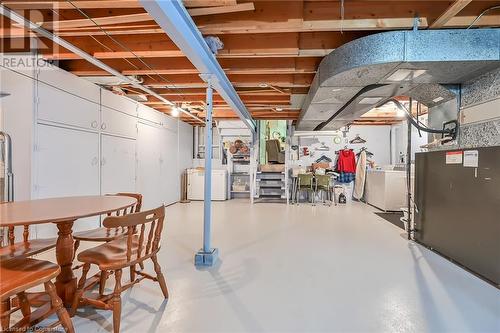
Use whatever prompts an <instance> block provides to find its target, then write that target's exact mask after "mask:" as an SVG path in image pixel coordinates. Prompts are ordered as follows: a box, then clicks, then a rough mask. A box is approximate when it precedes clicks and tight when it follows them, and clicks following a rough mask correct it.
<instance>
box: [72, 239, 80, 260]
mask: <svg viewBox="0 0 500 333" xmlns="http://www.w3.org/2000/svg"><path fill="white" fill-rule="evenodd" d="M79 246H80V241H79V240H78V239H75V243H74V244H73V261H75V258H76V250H78V247H79Z"/></svg>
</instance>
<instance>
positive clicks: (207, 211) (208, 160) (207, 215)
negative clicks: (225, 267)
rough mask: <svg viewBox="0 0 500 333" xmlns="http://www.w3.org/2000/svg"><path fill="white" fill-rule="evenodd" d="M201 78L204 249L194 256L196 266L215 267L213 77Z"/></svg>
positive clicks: (217, 252)
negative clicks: (204, 93) (203, 86)
mask: <svg viewBox="0 0 500 333" xmlns="http://www.w3.org/2000/svg"><path fill="white" fill-rule="evenodd" d="M201 78H202V79H203V80H205V81H206V82H207V84H208V86H207V102H206V104H207V108H206V117H205V179H204V181H205V184H204V185H205V188H204V192H205V193H204V202H203V248H202V249H200V250H199V251H198V252H197V253H196V254H195V256H194V264H195V265H196V266H213V265H214V264H215V262H216V261H217V257H218V254H219V251H218V249H216V248H212V247H211V225H212V149H213V148H212V109H213V105H212V100H213V86H212V84H213V77H212V75H208V74H202V75H201Z"/></svg>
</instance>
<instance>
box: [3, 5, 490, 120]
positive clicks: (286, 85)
mask: <svg viewBox="0 0 500 333" xmlns="http://www.w3.org/2000/svg"><path fill="white" fill-rule="evenodd" d="M2 4H4V5H6V6H7V7H9V8H11V9H16V10H18V11H19V12H20V13H21V14H23V15H24V16H25V17H27V18H30V19H31V20H33V21H36V22H40V23H43V26H44V27H45V28H47V29H49V30H51V31H53V32H54V33H55V34H56V35H59V36H61V37H63V38H64V39H65V40H67V41H69V42H71V43H73V44H74V45H76V46H77V47H79V48H81V49H83V50H84V51H86V52H88V53H90V54H91V55H93V56H94V57H96V58H98V59H100V60H102V61H103V62H105V63H106V64H107V65H109V66H111V67H112V68H114V69H116V70H118V71H120V72H121V73H122V74H124V75H127V76H131V75H133V76H135V77H137V78H139V79H140V80H141V81H142V82H143V83H144V84H146V85H147V86H148V87H150V88H151V89H153V90H154V91H155V92H157V93H159V94H160V95H162V96H163V97H165V98H167V99H168V100H170V101H172V102H174V103H177V104H178V105H179V106H180V105H182V106H184V107H186V108H188V109H189V110H191V111H192V112H193V113H195V114H197V115H198V116H200V117H203V116H204V109H203V108H204V101H205V84H204V83H203V81H202V80H201V79H200V78H199V76H198V74H199V73H198V72H197V70H196V69H195V68H194V66H193V65H192V64H191V63H190V62H189V61H188V59H187V58H186V57H184V55H183V54H182V52H181V51H180V50H179V49H178V48H177V46H176V45H175V44H174V43H173V42H172V41H171V40H170V39H169V38H168V36H167V35H166V34H165V32H164V31H162V30H161V28H160V27H159V26H158V25H157V24H156V23H155V22H154V21H153V20H152V18H151V17H150V16H149V15H148V14H147V13H146V12H145V11H144V9H143V8H142V6H141V5H140V3H139V2H138V1H136V0H90V1H81V0H73V1H67V0H66V1H64V0H63V1H49V0H43V1H40V0H38V1H19V0H18V1H8V0H7V1H3V2H2ZM184 4H185V6H186V7H187V9H188V11H189V13H190V14H191V16H192V18H193V20H194V22H195V23H196V25H197V26H198V28H199V30H200V31H201V33H202V34H203V35H204V36H205V37H206V36H215V37H218V38H220V40H221V41H222V43H223V44H224V46H223V48H222V49H221V50H219V51H218V54H217V60H218V61H219V63H220V64H221V67H222V68H223V69H224V70H225V72H226V74H227V76H228V78H229V80H230V81H231V82H232V84H233V85H234V87H235V89H236V90H237V92H238V94H239V96H240V97H241V99H242V101H243V102H244V103H245V105H246V107H247V109H248V110H249V111H250V112H251V114H252V116H253V117H254V118H255V119H290V120H297V119H298V117H299V114H300V111H301V107H302V100H303V99H304V97H305V95H306V94H307V93H308V92H309V88H310V87H311V84H312V83H313V79H314V77H315V75H316V71H317V69H318V66H319V64H320V62H321V61H322V59H323V57H324V56H326V55H328V54H329V53H330V52H332V51H333V50H335V49H337V48H339V47H341V46H342V45H344V44H346V43H348V42H350V41H353V40H357V39H359V38H362V37H365V36H368V35H371V34H374V33H377V32H380V31H381V30H401V29H404V30H410V29H411V28H412V26H413V22H414V16H415V15H417V14H418V16H419V17H420V22H419V27H420V28H421V29H427V28H431V29H441V28H463V27H467V26H468V25H469V24H470V23H471V22H472V21H473V20H474V19H475V18H476V17H477V16H478V15H479V14H480V13H481V12H482V11H484V10H485V9H487V8H489V7H491V6H494V5H498V4H500V1H463V0H462V1H449V0H448V1H441V0H436V1H409V0H389V1H372V0H346V1H345V5H344V15H343V17H342V16H341V8H340V1H316V0H314V1H307V0H306V1H266V0H263V1H240V0H238V1H237V0H186V1H184ZM89 18H91V19H92V20H90V19H89ZM476 26H477V27H492V26H500V13H499V11H491V12H489V13H488V14H487V15H484V16H483V17H482V18H481V19H480V20H479V21H478V22H477V23H476ZM1 27H2V29H1V37H2V46H1V47H2V52H22V51H28V49H29V39H28V38H26V37H27V36H28V34H27V32H26V31H24V30H23V29H20V28H18V27H16V26H14V25H12V24H11V22H10V21H9V20H8V19H6V18H1ZM341 30H342V31H341ZM40 41H41V42H42V44H40V45H43V47H41V48H40V49H39V50H38V51H39V52H40V53H42V54H43V56H44V57H45V58H47V59H52V60H54V59H56V60H58V64H59V66H60V67H62V68H64V69H66V70H68V71H70V72H73V73H74V74H76V75H79V76H94V77H101V76H108V75H109V74H108V73H106V72H103V71H102V70H100V69H99V68H97V67H95V66H94V65H92V64H90V63H88V62H87V61H85V60H83V59H79V58H78V57H77V56H76V55H75V54H73V53H71V52H69V51H67V50H64V49H62V48H60V47H57V46H55V45H53V44H52V43H51V42H49V41H47V40H46V39H43V38H41V39H40ZM120 88H121V89H123V90H124V91H125V92H127V93H129V94H137V93H139V92H137V91H135V90H134V89H133V88H131V87H130V86H127V85H122V86H120ZM146 97H147V99H148V100H147V102H144V103H145V104H148V105H149V106H151V107H154V108H156V109H157V110H159V111H162V112H166V113H170V112H171V108H170V107H167V106H165V105H163V104H162V103H161V102H160V101H159V100H157V99H155V98H154V97H153V96H146ZM333 102H334V101H333ZM181 117H182V118H181V119H182V120H184V121H187V122H190V123H193V124H194V122H193V120H192V119H190V118H189V117H187V116H181ZM214 118H215V119H233V118H236V114H235V113H234V112H233V111H232V110H231V109H230V108H229V106H228V105H227V104H226V103H225V102H224V101H223V99H222V98H221V97H220V96H218V95H215V96H214ZM384 121H386V119H382V120H381V122H384Z"/></svg>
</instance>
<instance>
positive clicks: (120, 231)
mask: <svg viewBox="0 0 500 333" xmlns="http://www.w3.org/2000/svg"><path fill="white" fill-rule="evenodd" d="M109 195H117V196H124V197H131V198H134V199H135V200H136V203H135V205H132V206H130V207H126V208H123V209H120V210H117V211H116V212H114V213H108V216H123V215H127V214H132V213H138V212H140V211H141V207H142V195H141V194H139V193H125V192H121V193H116V194H109ZM126 231H127V229H126V228H124V227H116V228H107V227H102V228H97V229H92V230H86V231H81V232H76V233H74V234H73V239H74V241H75V243H74V253H75V256H76V251H77V250H78V248H79V247H80V242H81V241H87V242H109V241H112V240H113V239H116V238H118V237H122V236H124V234H125V233H126ZM80 267H82V266H81V265H78V266H76V267H75V269H77V268H80ZM140 267H141V268H142V269H144V266H143V265H142V263H141V264H140ZM133 271H134V269H132V270H131V272H130V279H131V280H132V278H133V276H134V273H133ZM108 276H109V274H108V272H106V271H103V272H101V273H100V279H99V292H100V294H101V295H102V294H103V293H104V289H105V286H106V280H107V279H108Z"/></svg>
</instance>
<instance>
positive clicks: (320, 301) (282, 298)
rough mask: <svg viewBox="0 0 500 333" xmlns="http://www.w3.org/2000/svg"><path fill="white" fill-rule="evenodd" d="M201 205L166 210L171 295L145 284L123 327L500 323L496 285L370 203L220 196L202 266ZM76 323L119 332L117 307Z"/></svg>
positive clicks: (487, 326) (128, 297)
mask: <svg viewBox="0 0 500 333" xmlns="http://www.w3.org/2000/svg"><path fill="white" fill-rule="evenodd" d="M202 211H203V206H202V203H201V202H193V203H190V204H177V205H174V206H171V207H168V208H167V226H166V229H165V232H164V239H163V243H162V244H163V248H162V250H161V252H160V262H161V265H162V267H163V271H164V272H165V273H166V277H167V283H168V286H169V289H170V295H171V296H170V300H169V301H168V303H166V302H163V299H162V296H161V291H160V289H159V287H158V286H157V285H155V284H154V283H152V282H149V281H146V282H145V283H142V284H140V285H138V286H135V287H134V288H133V289H132V290H130V291H128V292H127V293H125V294H124V295H123V306H124V310H123V316H122V332H500V291H499V290H498V289H496V288H494V287H493V286H491V285H489V284H487V283H486V282H484V281H482V280H480V279H479V278H477V277H475V276H473V275H471V274H470V273H468V272H466V271H464V270H463V269H461V268H459V267H457V266H456V265H454V264H452V263H450V262H448V261H447V260H445V259H443V258H441V257H440V256H438V255H436V254H434V253H432V252H431V251H429V250H427V249H425V248H423V247H422V246H419V245H416V244H414V243H409V242H408V241H407V240H406V239H405V238H404V236H403V235H402V230H401V229H399V228H397V227H395V226H393V225H392V224H390V223H388V222H387V221H385V220H383V219H382V218H380V217H378V216H376V215H375V214H373V211H374V208H372V207H370V206H366V205H364V204H361V203H351V204H348V205H346V206H337V207H335V206H332V207H327V206H322V205H318V206H316V207H312V206H310V205H307V204H303V205H302V204H301V205H300V206H288V207H287V206H286V205H282V204H256V205H253V206H252V205H250V204H249V203H248V202H247V201H244V200H241V201H235V200H233V201H228V202H219V203H214V210H213V219H214V227H213V235H214V239H213V243H214V245H216V246H217V247H218V248H219V250H220V253H221V258H222V260H221V262H220V265H218V266H217V267H215V268H213V269H211V270H206V271H197V270H196V269H195V268H194V266H193V263H192V262H193V255H194V253H195V252H196V251H197V250H198V249H199V247H200V246H201V242H202V235H201V230H202ZM146 269H149V270H151V271H152V268H151V266H149V267H146ZM127 275H128V274H124V277H125V276H127ZM109 287H110V288H111V287H112V285H110V286H109ZM74 323H75V325H76V328H77V332H106V331H110V330H111V313H110V312H107V311H96V310H92V309H85V310H80V311H79V315H78V316H77V317H75V318H74Z"/></svg>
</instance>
